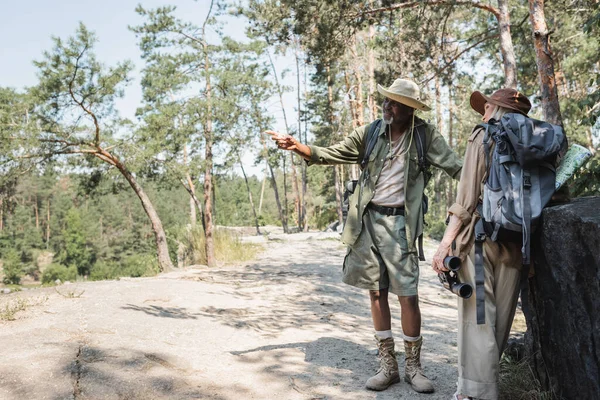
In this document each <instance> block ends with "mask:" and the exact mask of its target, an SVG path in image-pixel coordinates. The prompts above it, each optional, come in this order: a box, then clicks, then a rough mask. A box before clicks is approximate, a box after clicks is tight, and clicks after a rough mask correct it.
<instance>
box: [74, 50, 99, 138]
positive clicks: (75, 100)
mask: <svg viewBox="0 0 600 400" xmlns="http://www.w3.org/2000/svg"><path fill="white" fill-rule="evenodd" d="M87 49H88V46H87V44H86V45H85V47H84V48H83V50H81V53H79V55H78V56H77V59H76V61H75V71H73V77H72V78H71V81H70V82H69V94H70V95H71V98H72V99H73V101H74V102H75V103H77V105H78V106H79V107H81V109H83V111H85V112H86V113H87V114H88V115H90V116H91V117H92V120H93V121H94V127H95V128H96V132H95V143H96V145H99V144H100V124H99V123H98V118H96V114H94V113H93V112H92V111H91V110H89V109H88V108H87V107H86V106H85V105H84V104H83V101H84V100H81V101H80V100H77V98H76V97H75V93H74V92H73V83H74V82H75V78H76V77H77V71H78V70H79V60H80V59H81V57H83V54H84V53H85V52H86V50H87Z"/></svg>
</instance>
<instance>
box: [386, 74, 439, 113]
mask: <svg viewBox="0 0 600 400" xmlns="http://www.w3.org/2000/svg"><path fill="white" fill-rule="evenodd" d="M377 91H378V92H379V93H381V94H382V95H384V96H385V97H387V98H389V99H392V100H394V101H397V102H398V103H402V104H404V105H407V106H409V107H412V108H414V109H417V110H423V111H429V110H431V107H429V106H428V105H427V104H425V103H423V101H422V100H424V99H423V98H422V97H421V90H420V89H419V87H418V86H417V84H416V83H414V82H413V81H410V80H408V79H396V80H395V81H394V83H392V85H391V86H390V87H389V88H387V89H386V88H384V87H383V86H381V85H377Z"/></svg>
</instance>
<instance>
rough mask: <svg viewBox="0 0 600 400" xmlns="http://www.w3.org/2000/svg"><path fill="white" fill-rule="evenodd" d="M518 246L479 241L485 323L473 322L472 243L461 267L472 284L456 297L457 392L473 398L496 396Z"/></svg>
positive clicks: (516, 286) (518, 263)
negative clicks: (467, 295) (464, 296)
mask: <svg viewBox="0 0 600 400" xmlns="http://www.w3.org/2000/svg"><path fill="white" fill-rule="evenodd" d="M521 257H522V256H521V250H520V246H518V245H516V244H514V243H507V244H499V243H494V242H492V241H490V240H489V239H488V240H486V242H485V243H484V244H483V260H484V270H485V285H484V286H485V324H484V325H477V308H476V301H475V297H476V296H475V264H474V260H475V246H473V249H472V250H471V253H470V254H469V256H468V257H467V262H466V263H465V264H466V265H464V266H463V268H461V270H460V272H459V277H460V279H461V281H463V282H468V283H470V284H471V285H473V296H471V298H469V299H461V298H459V300H458V320H459V325H458V393H460V394H462V395H466V396H471V397H475V398H477V399H486V400H488V399H491V400H495V399H497V398H498V362H499V361H500V356H501V355H502V352H503V351H504V348H505V346H506V342H507V340H508V335H509V333H510V327H511V325H512V321H513V318H514V315H515V309H516V307H517V299H518V297H519V283H520V274H521V272H520V270H521V262H522V258H521Z"/></svg>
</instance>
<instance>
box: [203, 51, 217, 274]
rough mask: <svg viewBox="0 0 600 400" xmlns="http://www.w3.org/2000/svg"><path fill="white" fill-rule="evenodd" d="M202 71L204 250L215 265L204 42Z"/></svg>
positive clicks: (209, 262)
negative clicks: (203, 109)
mask: <svg viewBox="0 0 600 400" xmlns="http://www.w3.org/2000/svg"><path fill="white" fill-rule="evenodd" d="M204 54H205V56H204V73H205V74H206V115H207V120H206V125H205V127H204V138H205V141H206V145H205V149H204V164H205V166H204V237H205V245H204V246H205V250H206V264H207V265H208V267H214V266H216V264H217V262H216V260H215V245H214V239H213V211H212V191H213V186H212V168H213V153H212V146H213V131H212V104H211V95H212V92H211V86H210V60H209V59H208V46H207V44H206V42H204Z"/></svg>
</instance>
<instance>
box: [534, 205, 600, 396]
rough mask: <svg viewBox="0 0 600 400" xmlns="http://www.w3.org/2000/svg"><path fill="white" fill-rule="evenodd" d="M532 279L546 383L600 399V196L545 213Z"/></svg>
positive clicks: (538, 365)
mask: <svg viewBox="0 0 600 400" xmlns="http://www.w3.org/2000/svg"><path fill="white" fill-rule="evenodd" d="M534 251H535V261H534V266H535V276H534V277H533V278H532V279H530V282H529V287H530V292H529V310H528V312H527V313H526V318H527V325H528V332H527V338H526V346H527V350H528V354H529V355H530V356H531V357H532V358H531V359H532V364H533V368H534V371H535V373H536V374H537V376H538V378H539V379H540V382H541V383H542V386H543V387H544V388H545V389H547V390H548V389H549V390H552V391H554V392H555V393H556V394H557V395H559V396H560V397H562V398H564V399H600V197H587V198H579V199H574V200H573V201H572V202H570V203H568V204H564V205H559V206H554V207H549V208H547V209H546V210H545V211H544V214H543V222H542V226H541V231H540V232H539V237H538V239H537V243H535V246H534Z"/></svg>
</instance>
